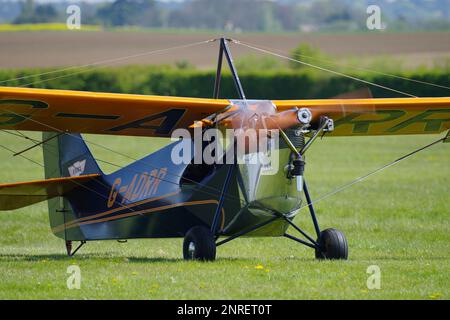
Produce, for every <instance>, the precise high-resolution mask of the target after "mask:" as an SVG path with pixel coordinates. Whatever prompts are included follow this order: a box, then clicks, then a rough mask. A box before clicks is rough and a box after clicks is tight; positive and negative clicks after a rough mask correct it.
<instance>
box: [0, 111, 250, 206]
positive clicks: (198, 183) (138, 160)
mask: <svg viewBox="0 0 450 320" xmlns="http://www.w3.org/2000/svg"><path fill="white" fill-rule="evenodd" d="M6 111H8V112H11V113H13V114H16V113H14V112H13V111H10V110H6ZM16 115H17V114H16ZM29 120H30V121H33V122H36V123H38V124H40V125H42V126H45V127H47V128H49V129H51V130H52V131H57V132H59V133H60V134H66V135H69V136H71V137H72V138H75V139H78V140H82V141H85V142H87V143H90V144H92V145H94V146H97V147H99V148H102V149H104V150H107V151H109V152H112V153H115V154H117V155H120V156H123V157H125V158H128V159H130V160H133V161H136V162H142V163H143V164H145V165H148V166H150V167H152V168H154V169H161V167H158V166H155V165H154V164H152V163H150V162H147V161H144V160H143V159H136V158H133V157H131V156H129V155H127V154H124V153H122V152H119V151H115V150H113V149H111V148H108V147H106V146H104V145H102V144H99V143H95V142H93V141H88V140H85V139H83V138H80V137H78V136H76V135H73V134H71V133H69V132H64V131H62V130H59V129H57V128H54V127H52V126H50V125H47V124H45V123H42V122H40V121H37V120H34V119H31V118H30V119H29ZM2 131H3V132H7V131H6V130H2ZM22 135H23V134H22ZM23 136H24V137H26V136H25V135H23ZM27 138H28V137H27ZM28 139H29V140H31V139H30V138H28ZM19 155H21V154H19ZM93 158H94V159H95V160H96V161H99V162H102V163H106V164H109V165H111V166H114V167H117V168H121V169H123V170H126V171H131V172H134V173H142V172H139V171H137V170H133V169H130V168H128V167H127V166H121V165H118V164H115V163H112V162H110V161H107V160H103V159H99V158H96V157H93ZM167 173H168V174H169V175H172V176H174V177H177V178H183V179H185V180H186V181H189V182H191V183H192V184H195V185H197V186H200V187H203V188H205V189H209V190H211V191H212V192H213V193H211V192H208V191H205V190H198V191H199V192H203V193H204V194H207V195H210V196H211V195H212V196H217V195H218V194H220V193H221V192H222V191H221V190H219V189H217V188H214V187H211V186H208V185H205V184H202V183H200V182H197V181H195V180H192V179H189V178H186V177H183V176H182V175H177V174H174V173H171V172H169V171H167ZM147 175H148V176H150V174H147ZM157 179H158V180H161V181H164V182H168V183H171V184H176V185H177V186H179V184H178V182H175V181H171V180H166V179H163V178H160V177H158V178H157ZM224 196H225V197H226V198H228V199H232V200H238V201H240V202H241V204H245V202H244V201H243V200H242V199H240V198H238V197H235V196H233V195H229V194H227V195H224Z"/></svg>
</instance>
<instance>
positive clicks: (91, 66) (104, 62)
mask: <svg viewBox="0 0 450 320" xmlns="http://www.w3.org/2000/svg"><path fill="white" fill-rule="evenodd" d="M213 41H214V39H210V40H204V41H198V42H194V43H189V44H184V45H179V46H174V47H170V48H164V49H157V50H151V51H145V52H141V53H136V54H132V55H128V56H123V57H118V58H111V59H105V60H100V61H96V62H92V63H88V64H84V65H79V66H71V67H67V68H62V69H57V70H51V71H47V72H42V73H37V74H32V75H27V76H22V77H17V78H13V79H8V80H2V81H0V84H3V83H7V82H12V81H17V80H23V79H28V78H33V77H39V76H44V75H49V74H54V73H60V72H65V71H70V70H76V69H82V68H88V67H89V69H87V70H82V71H77V72H73V73H69V74H64V75H61V76H57V77H53V78H49V79H43V80H39V81H34V82H30V83H27V84H24V85H21V87H27V86H30V85H33V84H37V83H42V82H47V81H51V80H56V79H60V78H65V77H70V76H73V75H76V74H80V73H84V72H88V71H92V70H95V69H98V68H102V67H105V66H108V65H110V64H114V63H117V62H120V61H123V60H128V59H133V58H139V57H143V56H150V55H154V54H161V53H165V52H167V51H172V50H180V49H186V48H190V47H194V46H199V45H202V44H207V43H210V42H213Z"/></svg>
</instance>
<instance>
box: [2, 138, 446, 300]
mask: <svg viewBox="0 0 450 320" xmlns="http://www.w3.org/2000/svg"><path fill="white" fill-rule="evenodd" d="M27 134H28V133H27ZM0 135H1V137H0V144H1V145H3V146H6V147H8V148H10V149H13V150H14V151H18V150H21V149H24V148H26V147H27V146H29V145H30V143H29V142H27V141H25V140H23V139H22V140H21V139H20V138H18V137H14V136H12V135H9V134H6V133H4V132H1V133H0ZM29 135H30V136H33V137H39V135H38V134H29ZM86 138H87V140H89V141H95V142H96V143H101V144H103V145H105V146H108V147H111V148H113V149H115V150H120V151H121V152H123V153H126V154H129V155H130V156H132V157H135V158H139V157H141V156H143V155H145V154H147V153H149V152H151V151H153V150H156V149H157V148H158V147H160V146H161V145H163V144H164V143H165V141H163V140H160V139H145V138H120V137H103V136H86ZM435 139H437V136H409V137H370V138H366V137H356V138H328V139H327V138H324V139H323V140H321V141H317V142H316V143H315V144H314V145H313V147H312V148H311V149H310V151H309V155H308V157H307V167H306V178H307V179H308V181H309V185H310V189H311V193H312V197H313V199H314V198H317V197H319V196H320V195H322V194H324V193H327V192H328V191H330V190H333V189H335V188H337V187H338V186H340V185H341V184H343V183H346V182H348V181H350V180H352V179H354V178H356V177H358V176H361V175H363V174H365V173H367V172H369V171H371V170H373V169H376V168H378V167H380V166H381V165H384V164H386V163H388V162H390V161H392V160H394V159H396V158H398V157H400V156H402V155H404V154H405V153H408V152H410V151H412V150H414V149H415V148H417V147H420V146H422V145H425V144H427V143H429V142H431V141H434V140H435ZM92 151H93V153H94V155H95V156H98V157H99V158H107V159H108V160H109V161H111V162H114V163H117V164H120V165H125V164H126V163H127V162H129V161H130V160H129V159H125V158H123V157H121V156H119V155H116V154H112V153H111V152H108V151H105V150H104V149H101V148H99V147H94V146H93V147H92ZM41 152H42V151H41V150H40V149H38V148H36V149H34V150H32V151H30V152H27V153H25V154H24V155H26V156H27V157H30V158H32V159H34V160H36V161H38V162H42V155H41ZM0 160H1V161H0V164H1V169H2V170H1V173H0V182H2V183H6V182H15V181H23V180H29V179H40V178H42V177H43V170H42V168H41V167H39V166H38V165H36V164H33V163H31V162H30V161H28V160H25V159H22V158H17V157H15V158H13V157H12V156H11V153H9V152H8V151H6V150H3V149H1V150H0ZM449 160H450V144H438V145H436V146H434V147H432V148H431V149H429V150H428V151H425V152H423V153H419V154H417V155H415V156H413V157H412V158H410V159H408V160H406V161H404V162H402V163H400V164H398V165H396V166H394V167H391V168H389V169H387V170H386V171H383V172H382V173H380V174H377V175H375V176H372V177H370V178H369V179H368V180H366V181H365V182H362V183H359V184H357V185H355V186H353V187H351V188H350V189H347V190H346V191H344V192H341V193H339V194H337V195H335V196H333V197H331V198H329V199H327V200H324V201H322V202H319V203H317V204H316V210H317V214H318V219H319V223H320V225H321V228H322V229H325V228H329V227H335V228H338V229H340V230H342V231H343V232H344V233H345V234H346V236H347V238H348V241H349V260H348V261H317V260H315V259H314V252H313V251H312V250H311V249H309V248H306V247H303V246H301V245H299V244H297V243H295V242H293V241H290V240H288V239H284V238H241V239H238V240H236V241H232V242H230V243H229V244H226V245H224V246H221V247H219V248H218V254H217V261H215V262H212V263H200V262H185V261H183V260H182V239H170V240H166V239H156V240H130V241H128V242H127V243H118V242H116V241H102V242H89V243H87V245H85V246H84V247H83V248H82V249H81V250H80V251H79V252H78V253H77V254H76V256H75V257H67V256H66V255H65V247H64V243H63V241H62V240H61V239H58V238H56V237H55V236H53V235H52V234H51V231H50V228H49V225H48V216H47V211H46V204H45V203H42V204H38V205H34V206H31V207H28V208H24V209H20V210H16V211H14V212H0V299H448V298H449V287H450V286H449V284H450V283H449V279H450V277H449V274H450V264H449V262H450V246H449V243H450V232H449V231H450V219H449V218H450V165H449V163H450V162H449ZM104 169H105V171H106V172H108V171H111V169H112V168H106V167H105V168H104ZM296 223H298V224H299V225H300V226H304V227H305V229H306V230H308V231H309V233H310V234H313V228H312V224H311V222H310V219H309V214H308V212H307V211H306V210H304V211H302V212H301V213H300V214H299V215H298V216H297V217H296ZM292 233H293V234H295V233H294V232H292ZM74 264H75V265H78V266H79V267H80V269H81V276H82V278H81V288H80V289H79V290H76V289H74V290H69V289H68V288H67V286H66V281H67V278H68V276H69V274H67V273H66V272H67V268H68V267H69V266H70V265H74ZM371 265H377V266H379V268H380V270H381V288H380V289H374V290H369V289H368V288H367V285H366V282H367V279H368V277H369V276H370V275H369V274H367V273H366V271H367V268H368V267H369V266H371Z"/></svg>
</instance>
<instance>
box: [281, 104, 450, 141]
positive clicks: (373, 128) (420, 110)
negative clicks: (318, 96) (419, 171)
mask: <svg viewBox="0 0 450 320" xmlns="http://www.w3.org/2000/svg"><path fill="white" fill-rule="evenodd" d="M273 103H274V104H275V105H276V106H277V109H278V110H279V111H283V110H287V109H290V108H293V107H298V108H308V109H310V110H311V112H312V114H313V119H315V120H317V119H318V118H319V117H320V116H322V115H324V116H328V117H330V118H332V119H333V120H334V125H335V130H334V131H333V132H331V133H330V135H334V136H352V135H391V134H424V133H440V132H442V131H445V130H447V129H450V98H388V99H324V100H278V101H273Z"/></svg>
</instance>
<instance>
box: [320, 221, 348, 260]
mask: <svg viewBox="0 0 450 320" xmlns="http://www.w3.org/2000/svg"><path fill="white" fill-rule="evenodd" d="M317 242H318V243H319V245H320V247H321V248H322V250H317V249H316V258H317V259H329V260H337V259H341V260H347V258H348V243H347V239H346V238H345V236H344V234H343V233H342V232H341V231H339V230H337V229H332V228H330V229H325V230H323V231H322V232H321V233H320V239H318V240H317Z"/></svg>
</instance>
